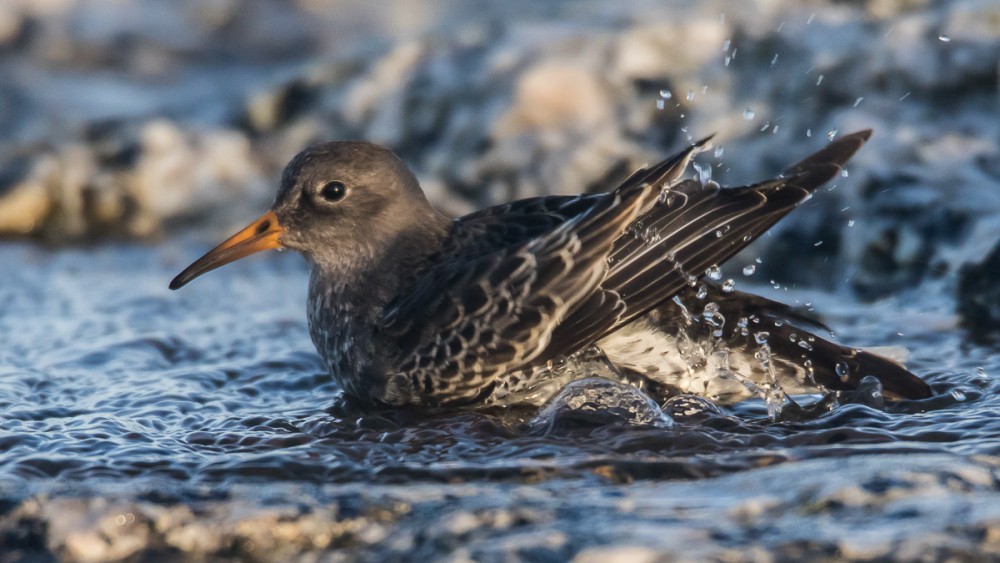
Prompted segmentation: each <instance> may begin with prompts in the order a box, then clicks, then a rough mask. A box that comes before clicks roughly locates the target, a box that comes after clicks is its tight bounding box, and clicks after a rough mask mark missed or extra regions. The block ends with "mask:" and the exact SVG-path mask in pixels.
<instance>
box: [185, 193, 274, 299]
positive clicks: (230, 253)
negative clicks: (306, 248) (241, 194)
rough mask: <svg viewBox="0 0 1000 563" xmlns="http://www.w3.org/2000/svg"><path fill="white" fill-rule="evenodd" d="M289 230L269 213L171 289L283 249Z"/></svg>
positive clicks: (190, 268) (195, 265) (218, 248)
mask: <svg viewBox="0 0 1000 563" xmlns="http://www.w3.org/2000/svg"><path fill="white" fill-rule="evenodd" d="M284 233H285V228H284V227H282V226H281V225H280V224H278V217H277V216H276V215H275V214H274V212H273V211H268V212H267V213H265V214H264V216H263V217H261V218H260V219H257V220H256V221H254V222H253V223H250V224H249V225H247V227H246V228H245V229H243V230H242V231H240V232H238V233H236V234H235V235H233V236H231V237H229V238H228V239H226V241H225V242H223V243H222V244H220V245H219V246H216V247H215V248H213V249H212V250H209V251H208V252H207V253H206V254H205V255H204V256H202V257H201V258H199V259H197V260H195V261H194V263H193V264H191V265H190V266H188V267H187V268H185V269H184V271H183V272H181V273H179V274H177V277H176V278H174V279H173V280H172V281H171V282H170V289H180V288H181V287H183V286H184V285H185V284H187V283H188V282H189V281H191V280H193V279H195V278H196V277H198V276H200V275H202V274H204V273H205V272H210V271H212V270H214V269H216V268H218V267H219V266H225V265H226V264H228V263H230V262H233V261H234V260H239V259H240V258H243V257H244V256H249V255H251V254H253V253H255V252H260V251H261V250H268V249H270V248H281V241H280V240H279V239H280V238H281V235H282V234H284Z"/></svg>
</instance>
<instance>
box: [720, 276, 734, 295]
mask: <svg viewBox="0 0 1000 563" xmlns="http://www.w3.org/2000/svg"><path fill="white" fill-rule="evenodd" d="M735 289H736V281H735V280H733V278H729V279H727V280H726V281H724V282H722V291H725V292H726V293H732V292H733V291H734V290H735Z"/></svg>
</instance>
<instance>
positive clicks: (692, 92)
mask: <svg viewBox="0 0 1000 563" xmlns="http://www.w3.org/2000/svg"><path fill="white" fill-rule="evenodd" d="M693 100H694V90H688V95H687V101H689V102H690V101H693Z"/></svg>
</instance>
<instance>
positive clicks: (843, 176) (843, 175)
mask: <svg viewBox="0 0 1000 563" xmlns="http://www.w3.org/2000/svg"><path fill="white" fill-rule="evenodd" d="M840 177H841V178H846V177H847V169H846V168H844V169H842V170H841V171H840Z"/></svg>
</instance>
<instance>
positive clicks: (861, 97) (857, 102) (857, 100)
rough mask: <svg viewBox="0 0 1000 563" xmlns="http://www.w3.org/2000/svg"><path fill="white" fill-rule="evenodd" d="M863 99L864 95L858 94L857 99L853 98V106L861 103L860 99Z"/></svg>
mask: <svg viewBox="0 0 1000 563" xmlns="http://www.w3.org/2000/svg"><path fill="white" fill-rule="evenodd" d="M864 99H865V97H864V96H859V97H858V99H856V100H854V107H858V106H859V105H861V100H864Z"/></svg>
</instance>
